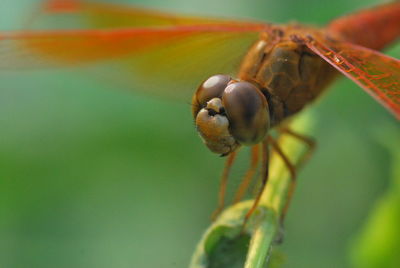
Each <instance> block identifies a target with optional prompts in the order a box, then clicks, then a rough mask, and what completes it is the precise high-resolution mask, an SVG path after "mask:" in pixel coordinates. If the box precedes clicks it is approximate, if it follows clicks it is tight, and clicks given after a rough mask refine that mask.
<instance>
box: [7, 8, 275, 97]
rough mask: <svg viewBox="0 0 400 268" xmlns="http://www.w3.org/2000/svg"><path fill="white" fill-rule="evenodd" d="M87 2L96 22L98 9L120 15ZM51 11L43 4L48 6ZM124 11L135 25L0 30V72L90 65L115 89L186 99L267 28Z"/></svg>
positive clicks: (232, 64) (233, 64)
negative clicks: (73, 28) (94, 9)
mask: <svg viewBox="0 0 400 268" xmlns="http://www.w3.org/2000/svg"><path fill="white" fill-rule="evenodd" d="M52 2H53V3H54V1H52ZM56 2H58V1H56ZM67 2H69V1H67ZM85 5H86V4H85ZM87 5H89V6H91V5H93V6H94V7H96V10H100V11H101V12H100V11H96V12H92V13H93V14H94V15H96V16H99V20H100V21H101V19H100V18H107V16H105V15H104V16H103V15H100V14H109V18H110V21H112V19H111V18H112V17H114V16H117V17H118V14H119V13H118V12H124V10H123V9H122V8H120V9H117V7H115V6H113V7H114V8H103V6H101V5H100V4H89V3H88V4H87ZM100 7H101V8H100ZM52 8H53V9H49V7H48V9H49V10H53V11H54V6H53V7H52ZM58 8H60V7H59V6H58ZM82 8H83V3H82V2H79V5H78V6H76V7H74V8H71V6H69V8H68V10H69V12H72V13H74V14H76V13H77V12H83V9H82ZM56 10H57V9H56ZM59 10H60V9H58V11H59ZM107 10H109V11H110V13H107ZM127 12H128V11H127ZM129 14H130V15H135V16H137V18H138V19H137V20H135V19H134V18H135V17H131V16H127V17H129V19H130V21H134V22H135V23H136V25H134V26H131V27H126V28H113V27H114V26H116V25H114V24H113V25H112V27H111V26H110V25H109V23H108V21H109V20H108V19H106V20H104V21H103V23H104V25H103V24H102V25H100V26H96V27H95V29H88V30H59V31H57V30H51V31H24V32H17V33H0V69H2V70H20V69H34V68H35V69H37V68H54V67H74V68H78V67H80V66H88V65H90V66H92V67H90V68H91V69H92V70H96V71H97V72H100V73H99V76H101V78H104V77H108V78H110V79H113V81H115V82H117V83H118V84H120V85H121V86H123V87H126V88H133V89H136V90H143V91H146V92H153V93H156V94H162V95H168V96H170V97H173V98H176V97H177V98H181V97H183V98H185V99H186V100H189V99H190V95H191V94H192V91H193V90H194V89H195V88H196V87H197V86H198V84H199V83H200V82H201V81H202V80H204V79H206V78H207V77H208V76H210V75H213V74H215V73H227V74H232V75H233V74H235V71H236V70H237V67H238V65H239V64H240V61H241V58H242V57H243V55H244V54H245V52H246V50H247V48H248V47H249V46H250V45H251V44H252V43H253V42H254V41H255V40H256V39H257V38H258V36H259V33H260V32H261V31H265V30H266V29H268V27H269V26H268V25H266V24H261V23H252V22H233V21H224V20H221V21H218V20H215V19H211V20H208V19H206V18H193V19H191V18H189V17H179V16H172V15H167V14H163V13H155V12H152V11H149V10H144V9H135V8H130V9H129ZM96 16H95V17H96ZM95 21H97V20H95ZM125 21H126V23H128V22H127V21H128V20H125ZM157 23H160V25H158V24H157ZM96 25H97V24H96ZM107 25H109V26H110V27H109V28H107V27H106V26H107ZM121 25H122V24H121V23H119V24H118V26H121ZM126 25H127V24H126ZM126 25H125V24H124V26H126ZM101 27H105V28H104V29H103V28H101ZM82 28H85V27H84V26H82Z"/></svg>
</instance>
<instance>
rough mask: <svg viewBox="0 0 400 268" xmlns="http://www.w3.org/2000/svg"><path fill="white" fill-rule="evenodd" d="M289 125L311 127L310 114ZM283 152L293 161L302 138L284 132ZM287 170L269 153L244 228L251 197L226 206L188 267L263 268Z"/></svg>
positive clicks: (283, 200)
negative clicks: (255, 202) (267, 171)
mask: <svg viewBox="0 0 400 268" xmlns="http://www.w3.org/2000/svg"><path fill="white" fill-rule="evenodd" d="M291 128H292V129H294V130H295V131H296V132H299V133H302V134H309V133H310V132H311V129H312V117H311V115H309V114H303V115H301V117H298V118H296V120H294V122H293V124H292V125H291ZM279 144H280V146H281V147H282V149H283V151H284V153H285V154H286V155H287V156H289V158H290V160H291V161H292V163H296V162H297V161H298V159H299V158H300V157H301V155H302V154H303V153H304V151H305V149H306V145H305V144H304V143H303V142H299V141H298V140H296V139H294V138H292V137H290V136H288V135H285V136H284V137H282V138H280V139H279ZM290 182H291V178H290V173H289V171H288V169H287V168H286V166H285V164H284V162H283V161H282V159H281V158H280V157H279V156H278V155H276V154H274V153H272V156H271V161H270V178H269V181H268V184H267V187H266V188H265V189H264V191H263V193H262V196H261V199H260V204H259V206H258V208H257V210H256V211H255V212H254V214H253V216H252V217H251V218H250V220H249V222H248V224H247V225H246V227H245V229H243V220H244V216H245V215H246V212H247V211H248V209H249V208H250V207H251V205H252V203H253V200H249V201H243V202H240V203H238V204H235V205H233V206H230V207H227V208H226V209H225V210H224V211H223V213H222V214H221V216H220V217H219V218H218V219H217V220H216V221H215V222H214V223H213V224H212V225H211V226H210V227H209V228H208V229H207V230H206V232H205V234H204V235H203V237H202V239H201V241H200V242H199V244H198V246H197V248H196V251H195V252H194V255H193V257H192V260H191V264H190V268H225V267H226V268H228V267H229V268H236V267H237V268H242V267H245V268H263V267H265V262H266V260H267V259H268V256H269V253H270V252H271V248H272V246H273V244H274V241H275V240H276V236H277V235H279V228H280V227H281V226H280V225H279V223H278V219H279V218H280V216H281V214H282V210H283V207H284V206H285V203H286V200H287V193H288V189H289V187H290Z"/></svg>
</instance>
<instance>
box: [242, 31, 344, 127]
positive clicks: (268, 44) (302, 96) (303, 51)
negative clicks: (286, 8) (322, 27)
mask: <svg viewBox="0 0 400 268" xmlns="http://www.w3.org/2000/svg"><path fill="white" fill-rule="evenodd" d="M299 33H307V34H312V35H313V36H319V35H321V33H320V32H319V31H318V30H316V29H314V28H312V29H310V28H307V27H303V26H300V25H290V26H284V27H279V28H278V27H276V28H274V29H273V31H271V32H269V33H264V34H262V35H261V36H260V40H259V41H257V42H256V43H255V44H254V45H253V46H252V48H251V49H250V50H249V52H248V53H247V55H246V57H245V58H244V60H243V62H242V66H241V68H240V71H239V74H238V77H239V78H240V79H242V80H246V81H250V82H252V83H255V84H256V85H257V87H258V88H259V89H260V90H261V91H262V93H263V94H264V95H265V97H266V98H267V100H268V104H269V112H270V120H271V122H270V125H271V127H273V126H275V125H278V124H279V123H280V122H282V121H283V120H285V119H286V118H287V117H289V116H291V115H293V114H295V113H297V112H299V111H300V110H302V109H303V108H304V107H305V106H306V105H307V104H308V103H310V102H312V101H313V100H314V99H315V98H317V97H318V96H319V95H320V93H321V92H322V91H323V90H324V89H325V88H326V86H327V85H328V84H329V82H331V81H332V79H333V78H334V77H335V74H337V72H336V71H335V69H334V68H332V67H331V66H330V65H329V64H328V63H327V62H326V61H324V60H323V59H322V58H321V57H319V56H318V55H316V54H315V53H313V52H312V51H310V50H309V49H308V48H307V47H306V46H304V45H302V44H300V43H299V42H296V41H294V40H292V37H293V36H294V35H298V34H299Z"/></svg>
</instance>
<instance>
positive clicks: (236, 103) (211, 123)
mask: <svg viewBox="0 0 400 268" xmlns="http://www.w3.org/2000/svg"><path fill="white" fill-rule="evenodd" d="M192 113H193V117H194V120H195V123H196V128H197V131H198V132H199V134H200V136H201V138H202V139H203V141H204V143H205V144H206V145H207V147H208V148H209V149H210V150H211V151H212V152H214V153H218V154H221V155H223V156H224V155H228V154H229V153H231V152H233V151H234V150H235V149H236V148H238V147H239V146H240V145H253V144H257V143H259V142H260V141H262V139H263V138H264V137H265V135H266V133H267V131H268V129H269V125H270V124H269V109H268V103H267V100H266V98H265V96H264V95H263V94H262V93H261V91H260V90H259V89H258V88H257V87H256V86H255V85H253V84H252V83H250V82H246V81H238V80H234V79H232V78H231V77H230V76H228V75H214V76H212V77H210V78H208V79H207V80H205V81H204V82H203V83H202V84H201V85H200V86H199V88H198V89H197V91H196V93H195V94H194V96H193V99H192Z"/></svg>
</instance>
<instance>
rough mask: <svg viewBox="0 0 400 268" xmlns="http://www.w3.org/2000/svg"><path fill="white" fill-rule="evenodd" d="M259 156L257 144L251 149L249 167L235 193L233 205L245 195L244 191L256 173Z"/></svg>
mask: <svg viewBox="0 0 400 268" xmlns="http://www.w3.org/2000/svg"><path fill="white" fill-rule="evenodd" d="M259 154H260V146H259V144H256V145H254V146H253V147H251V160H250V167H249V169H248V170H247V172H246V174H245V176H244V177H243V180H242V182H241V183H240V185H239V188H238V190H237V191H236V194H235V197H234V199H233V203H234V204H236V203H237V202H239V201H240V200H242V198H243V195H244V194H245V192H246V190H247V189H248V187H249V184H250V181H251V179H252V178H253V177H254V174H255V173H256V171H257V166H258V162H259Z"/></svg>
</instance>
